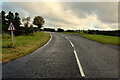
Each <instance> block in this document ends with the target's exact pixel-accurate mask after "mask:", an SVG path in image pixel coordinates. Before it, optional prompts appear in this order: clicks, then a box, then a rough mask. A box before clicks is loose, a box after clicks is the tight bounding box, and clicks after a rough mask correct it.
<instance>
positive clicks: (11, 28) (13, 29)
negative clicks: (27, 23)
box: [8, 22, 16, 31]
mask: <svg viewBox="0 0 120 80" xmlns="http://www.w3.org/2000/svg"><path fill="white" fill-rule="evenodd" d="M15 30H16V29H15V27H14V25H13V23H12V22H11V23H10V25H9V27H8V31H15Z"/></svg>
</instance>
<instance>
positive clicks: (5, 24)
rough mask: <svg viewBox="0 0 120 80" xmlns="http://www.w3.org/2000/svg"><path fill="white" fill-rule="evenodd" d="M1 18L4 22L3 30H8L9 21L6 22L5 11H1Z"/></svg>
mask: <svg viewBox="0 0 120 80" xmlns="http://www.w3.org/2000/svg"><path fill="white" fill-rule="evenodd" d="M1 20H2V21H0V22H2V30H3V31H7V22H6V16H5V11H3V10H2V11H1Z"/></svg>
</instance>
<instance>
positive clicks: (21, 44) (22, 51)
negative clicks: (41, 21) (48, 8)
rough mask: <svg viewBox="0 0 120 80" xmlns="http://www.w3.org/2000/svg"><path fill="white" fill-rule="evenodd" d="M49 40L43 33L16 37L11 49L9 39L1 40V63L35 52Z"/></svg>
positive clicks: (46, 34)
mask: <svg viewBox="0 0 120 80" xmlns="http://www.w3.org/2000/svg"><path fill="white" fill-rule="evenodd" d="M49 39H50V35H49V34H48V33H44V32H39V33H34V34H33V35H27V36H18V37H14V44H13V47H11V39H2V63H5V62H10V61H12V60H14V59H17V58H19V57H22V56H25V55H27V54H29V53H31V52H33V51H35V50H36V49H38V48H39V47H41V46H43V45H44V44H45V43H47V41H48V40H49Z"/></svg>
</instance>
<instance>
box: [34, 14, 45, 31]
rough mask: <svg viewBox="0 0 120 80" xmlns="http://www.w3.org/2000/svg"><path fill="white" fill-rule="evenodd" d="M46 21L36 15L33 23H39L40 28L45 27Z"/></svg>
mask: <svg viewBox="0 0 120 80" xmlns="http://www.w3.org/2000/svg"><path fill="white" fill-rule="evenodd" d="M44 23H45V20H44V19H43V18H42V17H41V16H35V18H34V21H33V24H34V25H37V26H38V29H39V30H40V29H41V27H43V25H44Z"/></svg>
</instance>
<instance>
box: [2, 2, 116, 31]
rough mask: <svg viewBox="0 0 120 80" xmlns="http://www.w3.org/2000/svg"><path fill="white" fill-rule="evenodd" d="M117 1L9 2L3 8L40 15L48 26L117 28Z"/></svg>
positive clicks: (23, 15)
mask: <svg viewBox="0 0 120 80" xmlns="http://www.w3.org/2000/svg"><path fill="white" fill-rule="evenodd" d="M117 9H118V4H117V2H77V3H76V2H19V3H15V2H12V3H10V2H8V3H3V10H6V11H13V12H15V11H17V12H19V13H20V16H22V17H26V16H30V17H31V18H32V19H33V18H34V16H37V15H40V16H42V17H43V18H44V19H45V21H46V22H45V23H46V24H45V26H46V27H54V28H58V27H61V28H64V29H106V30H107V29H117V22H118V21H117V17H118V12H117Z"/></svg>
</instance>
